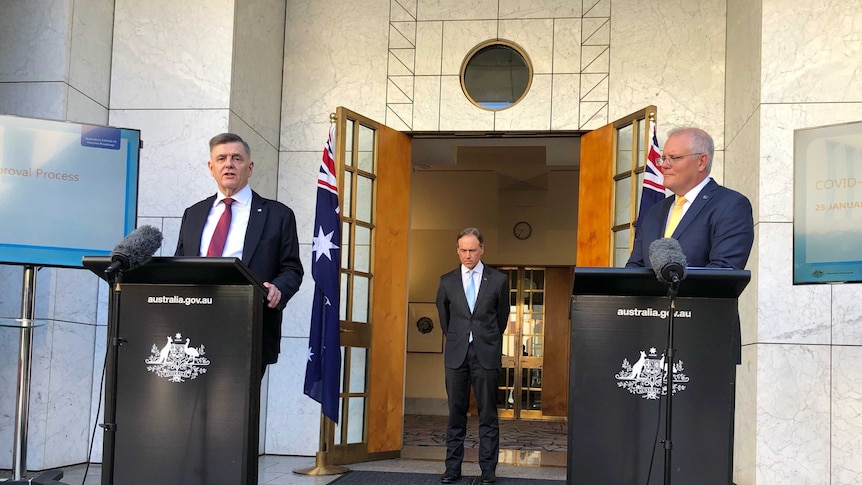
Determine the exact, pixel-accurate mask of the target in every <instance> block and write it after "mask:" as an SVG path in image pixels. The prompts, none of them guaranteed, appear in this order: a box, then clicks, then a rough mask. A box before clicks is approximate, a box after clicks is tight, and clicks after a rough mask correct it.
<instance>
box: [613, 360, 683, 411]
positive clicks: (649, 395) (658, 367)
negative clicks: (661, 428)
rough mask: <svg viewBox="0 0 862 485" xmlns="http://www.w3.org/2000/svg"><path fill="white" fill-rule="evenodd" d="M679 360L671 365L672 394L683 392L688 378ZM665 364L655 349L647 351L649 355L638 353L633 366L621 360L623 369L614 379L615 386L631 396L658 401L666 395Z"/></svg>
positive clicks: (627, 361)
mask: <svg viewBox="0 0 862 485" xmlns="http://www.w3.org/2000/svg"><path fill="white" fill-rule="evenodd" d="M683 370H684V369H683V364H682V361H681V360H678V361H676V363H674V364H673V365H672V375H673V393H674V394H676V393H677V392H680V391H684V390H685V386H686V383H687V382H688V381H689V377H688V376H687V375H685V374H684V373H683ZM666 372H667V363H666V362H665V356H664V354H661V355H660V356H659V355H657V354H656V349H655V347H652V348H651V349H649V354H647V353H646V352H644V351H643V350H641V351H640V358H638V360H636V361H635V363H634V364H630V363H629V360H628V359H623V367H622V370H620V372H619V373H617V374H615V375H614V377H615V378H616V380H617V386H618V387H622V388H623V389H627V390H628V391H629V392H630V393H632V394H637V395H639V396H641V397H642V398H644V399H659V398H660V397H661V396H663V395H665V394H666V393H667V384H666V383H665V373H666Z"/></svg>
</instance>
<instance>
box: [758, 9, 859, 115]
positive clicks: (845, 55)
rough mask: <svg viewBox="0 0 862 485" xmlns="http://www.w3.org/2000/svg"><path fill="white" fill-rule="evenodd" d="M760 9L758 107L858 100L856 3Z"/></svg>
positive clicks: (857, 14) (857, 17)
mask: <svg viewBox="0 0 862 485" xmlns="http://www.w3.org/2000/svg"><path fill="white" fill-rule="evenodd" d="M761 8H762V12H763V15H762V18H759V19H758V22H759V23H760V24H761V25H762V26H763V27H762V28H763V34H762V35H763V41H762V44H760V45H761V58H762V59H763V61H762V81H761V83H762V94H761V102H763V103H817V102H859V101H862V83H859V82H858V80H859V53H860V52H862V37H860V36H859V35H858V33H859V24H860V22H862V3H860V2H859V0H851V1H848V2H830V1H829V0H812V1H808V2H803V3H799V2H794V1H792V0H765V1H763V2H762V7H761ZM854 80H855V81H856V82H853V81H854Z"/></svg>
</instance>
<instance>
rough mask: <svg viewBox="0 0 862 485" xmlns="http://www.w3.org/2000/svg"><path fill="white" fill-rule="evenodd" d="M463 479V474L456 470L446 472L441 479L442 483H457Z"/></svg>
mask: <svg viewBox="0 0 862 485" xmlns="http://www.w3.org/2000/svg"><path fill="white" fill-rule="evenodd" d="M460 479H461V473H460V472H456V471H455V470H446V473H444V474H443V476H442V477H440V483H455V482H457V481H458V480H460Z"/></svg>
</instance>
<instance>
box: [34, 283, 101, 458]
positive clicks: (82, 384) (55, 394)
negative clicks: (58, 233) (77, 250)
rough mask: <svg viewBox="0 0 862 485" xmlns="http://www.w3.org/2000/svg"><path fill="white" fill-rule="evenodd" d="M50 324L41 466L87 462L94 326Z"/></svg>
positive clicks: (90, 433)
mask: <svg viewBox="0 0 862 485" xmlns="http://www.w3.org/2000/svg"><path fill="white" fill-rule="evenodd" d="M68 271H77V272H79V273H83V270H68ZM65 283H70V282H65ZM93 301H95V299H93ZM58 313H59V312H58ZM52 325H53V326H54V329H53V332H52V339H51V342H50V351H51V353H50V380H49V382H48V387H47V388H44V389H42V390H41V391H38V392H45V393H46V394H47V395H48V401H47V403H46V404H47V407H46V416H45V419H46V423H45V434H44V440H45V441H44V459H43V460H42V463H41V464H42V468H41V469H45V468H56V467H60V466H65V465H68V464H70V463H80V462H84V461H87V453H88V451H89V446H88V444H89V440H90V436H91V435H92V433H93V428H91V427H90V419H89V418H90V412H89V411H90V406H89V404H90V398H91V394H92V390H93V389H92V388H93V384H94V382H95V383H96V387H98V381H93V380H92V377H93V376H92V374H91V369H92V368H93V363H94V354H93V347H94V345H95V337H96V331H95V327H93V326H92V325H82V324H77V323H67V322H61V321H57V322H54V323H53V324H52ZM95 360H99V359H95ZM33 465H35V463H34V464H33Z"/></svg>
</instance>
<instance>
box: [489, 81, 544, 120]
mask: <svg viewBox="0 0 862 485" xmlns="http://www.w3.org/2000/svg"><path fill="white" fill-rule="evenodd" d="M551 99H552V98H551V75H550V74H536V75H534V76H533V82H532V83H531V85H530V90H529V91H528V92H527V95H526V96H524V99H522V100H521V101H520V102H519V103H518V104H516V105H514V106H512V107H511V108H508V109H505V110H501V111H497V112H495V113H494V129H495V130H497V131H513V130H541V131H546V130H550V129H551Z"/></svg>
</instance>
